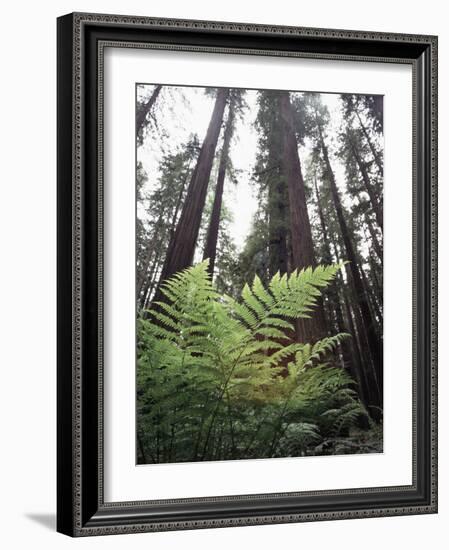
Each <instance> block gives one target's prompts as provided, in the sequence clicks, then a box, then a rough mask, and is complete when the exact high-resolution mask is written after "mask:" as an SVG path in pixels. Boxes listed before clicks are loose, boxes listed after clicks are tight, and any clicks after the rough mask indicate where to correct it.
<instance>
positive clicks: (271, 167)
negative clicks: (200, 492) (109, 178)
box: [136, 85, 383, 463]
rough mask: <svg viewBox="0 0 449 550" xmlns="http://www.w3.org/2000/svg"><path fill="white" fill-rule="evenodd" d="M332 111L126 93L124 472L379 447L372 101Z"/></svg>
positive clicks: (350, 100) (182, 92)
mask: <svg viewBox="0 0 449 550" xmlns="http://www.w3.org/2000/svg"><path fill="white" fill-rule="evenodd" d="M192 94H193V95H192ZM192 98H193V99H192ZM331 99H332V101H331V100H330V99H329V95H328V94H317V93H305V92H288V91H271V90H270V91H254V90H251V91H246V90H241V89H228V88H218V89H216V88H208V89H200V88H196V89H189V88H182V87H170V86H162V85H141V86H139V87H138V94H137V105H136V141H137V152H138V154H137V159H138V163H137V172H136V179H137V207H138V208H137V212H138V217H137V267H136V292H137V295H136V299H137V316H138V333H137V334H138V337H137V347H138V371H137V397H138V408H137V460H138V462H139V463H152V462H180V461H197V460H224V459H235V458H264V457H279V456H307V455H318V454H340V453H365V452H380V451H382V407H383V391H382V390H383V364H382V353H383V348H382V320H383V299H382V284H383V283H382V273H383V268H382V261H383V251H382V246H383V245H382V243H383V206H382V197H383V189H382V186H383V103H382V97H381V96H370V95H351V94H346V95H341V96H333V97H332V98H331ZM183 109H184V110H185V109H189V110H190V112H191V113H192V116H193V117H195V113H196V112H197V111H196V110H198V113H199V112H200V110H201V116H204V113H205V112H207V113H208V123H207V127H206V129H205V132H204V135H198V134H197V133H195V132H189V131H188V130H189V129H188V128H187V129H186V128H184V132H183V135H184V136H185V141H184V142H182V143H179V141H180V140H179V136H178V137H176V136H175V134H176V132H177V128H179V126H180V125H181V126H182V125H183V119H182V117H178V115H179V113H180V112H182V111H183ZM170 120H175V121H176V123H173V122H167V121H170ZM185 130H187V132H186V131H185ZM249 131H250V132H251V134H252V135H253V136H255V139H256V149H255V154H254V158H252V160H251V167H250V170H246V171H244V170H242V169H239V167H238V166H236V165H235V162H233V158H237V156H238V154H239V151H240V153H241V151H244V149H245V146H246V145H245V136H246V135H248V132H249ZM242 148H243V149H242ZM156 150H157V153H155V151H156ZM240 156H241V154H240ZM154 164H157V167H154V166H153V167H152V165H154ZM149 167H151V168H149ZM244 184H245V185H249V186H250V187H251V190H252V206H251V208H252V221H251V224H250V226H249V228H248V231H247V234H245V235H244V238H243V239H242V238H241V236H239V237H238V238H237V237H236V230H235V227H236V224H238V213H239V211H240V212H241V211H242V209H245V205H244V204H239V189H242V186H243V185H244ZM239 186H240V187H239ZM241 197H243V198H245V197H246V195H245V196H244V195H241ZM236 205H237V207H236ZM249 207H250V205H249V202H248V208H249Z"/></svg>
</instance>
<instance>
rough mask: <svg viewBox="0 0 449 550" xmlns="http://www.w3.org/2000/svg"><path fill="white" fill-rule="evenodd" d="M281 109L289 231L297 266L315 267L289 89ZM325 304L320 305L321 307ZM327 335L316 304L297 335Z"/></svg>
mask: <svg viewBox="0 0 449 550" xmlns="http://www.w3.org/2000/svg"><path fill="white" fill-rule="evenodd" d="M279 111H280V122H281V130H282V138H283V148H282V169H283V175H284V178H285V182H286V184H287V189H288V198H289V207H290V233H291V247H292V256H293V267H294V269H302V268H305V267H309V266H315V265H316V261H315V253H314V249H313V241H312V230H311V227H310V220H309V214H308V212H307V204H306V193H305V187H304V179H303V176H302V170H301V163H300V160H299V155H298V142H297V140H296V134H295V131H294V128H293V120H294V112H293V108H292V105H291V102H290V95H289V93H288V92H279ZM320 305H322V304H319V306H320ZM325 334H326V325H325V320H324V312H323V308H322V307H317V308H316V309H315V311H314V314H313V316H312V318H311V319H299V320H298V323H297V338H298V340H299V341H301V342H315V341H316V340H319V339H320V338H322V337H323V336H324V335H325Z"/></svg>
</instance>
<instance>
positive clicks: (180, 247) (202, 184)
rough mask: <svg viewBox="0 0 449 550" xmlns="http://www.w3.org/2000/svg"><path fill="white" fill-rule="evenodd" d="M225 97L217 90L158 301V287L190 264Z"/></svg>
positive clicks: (225, 93)
mask: <svg viewBox="0 0 449 550" xmlns="http://www.w3.org/2000/svg"><path fill="white" fill-rule="evenodd" d="M228 95H229V89H228V88H220V89H219V90H218V92H217V97H216V100H215V105H214V109H213V112H212V117H211V120H210V123H209V127H208V129H207V133H206V137H205V138H204V141H203V145H202V147H201V151H200V154H199V156H198V161H197V164H196V167H195V170H194V172H193V174H192V179H191V181H190V184H189V188H188V190H187V196H186V199H185V201H184V205H183V209H182V212H181V216H180V218H179V221H178V224H177V226H176V230H175V232H174V234H173V238H172V239H171V242H170V244H169V246H168V250H167V254H166V257H165V262H164V267H163V268H162V273H161V277H160V283H159V288H158V290H157V291H156V298H157V299H159V298H161V291H160V284H161V283H163V282H164V281H165V280H166V279H169V278H170V277H171V276H172V275H174V274H175V273H177V272H178V271H181V270H182V269H185V268H187V267H189V266H190V265H191V264H192V261H193V255H194V253H195V246H196V241H197V238H198V231H199V228H200V224H201V216H202V213H203V209H204V203H205V201H206V194H207V188H208V185H209V178H210V173H211V170H212V164H213V161H214V155H215V150H216V147H217V141H218V136H219V134H220V129H221V124H222V122H223V113H224V109H225V106H226V102H227V99H228Z"/></svg>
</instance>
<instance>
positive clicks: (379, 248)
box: [365, 213, 383, 263]
mask: <svg viewBox="0 0 449 550" xmlns="http://www.w3.org/2000/svg"><path fill="white" fill-rule="evenodd" d="M365 221H366V225H367V226H368V231H369V234H370V235H371V240H372V242H373V248H374V250H375V251H376V254H377V257H378V258H379V260H380V262H381V263H382V262H383V247H382V245H381V244H380V241H379V239H378V237H377V235H376V231H375V229H374V227H373V222H372V221H371V220H370V217H369V215H368V214H367V213H365Z"/></svg>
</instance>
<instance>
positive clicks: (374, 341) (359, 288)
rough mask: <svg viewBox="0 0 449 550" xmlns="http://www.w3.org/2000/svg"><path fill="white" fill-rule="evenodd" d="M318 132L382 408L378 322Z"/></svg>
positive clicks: (375, 398)
mask: <svg viewBox="0 0 449 550" xmlns="http://www.w3.org/2000/svg"><path fill="white" fill-rule="evenodd" d="M318 132H319V139H320V145H321V151H322V153H323V158H324V162H325V166H326V175H327V179H328V181H329V184H330V189H331V195H332V200H333V202H334V206H335V211H336V214H337V219H338V223H339V226H340V230H341V235H342V238H343V244H344V247H345V251H346V257H347V260H348V261H349V265H348V266H347V271H348V272H349V274H350V276H351V279H352V282H353V285H354V290H355V299H356V300H357V302H358V307H359V309H360V314H361V316H362V318H363V323H364V325H365V328H366V340H367V342H366V343H367V347H368V350H367V351H369V353H370V355H371V359H372V362H373V365H374V372H372V373H371V372H368V373H367V374H368V375H369V376H370V390H371V392H370V393H371V403H370V404H371V405H372V406H374V407H379V408H382V402H383V353H382V344H381V342H380V341H379V339H378V337H377V331H376V327H375V321H374V319H373V317H372V315H371V310H370V307H369V303H368V299H367V296H366V293H365V288H364V285H363V281H362V279H361V276H360V272H359V268H358V262H357V255H356V252H355V250H354V247H353V244H352V240H351V238H350V234H349V229H348V226H347V223H346V220H345V217H344V214H343V206H342V203H341V199H340V194H339V192H338V188H337V184H336V181H335V175H334V172H333V170H332V166H331V163H330V160H329V153H328V150H327V146H326V143H325V141H324V136H323V131H322V128H321V126H320V125H319V124H318ZM355 309H357V308H355ZM359 322H360V320H359ZM373 413H374V415H375V414H376V413H375V412H374V411H373Z"/></svg>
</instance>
